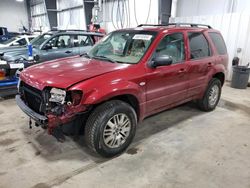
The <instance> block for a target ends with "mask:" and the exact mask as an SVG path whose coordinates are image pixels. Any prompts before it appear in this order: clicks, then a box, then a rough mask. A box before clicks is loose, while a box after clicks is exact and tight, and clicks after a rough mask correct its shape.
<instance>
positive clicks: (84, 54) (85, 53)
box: [80, 52, 91, 59]
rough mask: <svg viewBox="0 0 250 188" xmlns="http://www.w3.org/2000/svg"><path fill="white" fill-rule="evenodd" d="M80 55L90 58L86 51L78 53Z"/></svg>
mask: <svg viewBox="0 0 250 188" xmlns="http://www.w3.org/2000/svg"><path fill="white" fill-rule="evenodd" d="M82 56H84V57H87V58H89V59H91V57H90V56H89V55H88V53H87V52H83V53H82V54H80V57H82Z"/></svg>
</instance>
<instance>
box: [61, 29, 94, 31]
mask: <svg viewBox="0 0 250 188" xmlns="http://www.w3.org/2000/svg"><path fill="white" fill-rule="evenodd" d="M57 31H59V32H67V31H83V32H89V31H87V30H83V29H62V30H57Z"/></svg>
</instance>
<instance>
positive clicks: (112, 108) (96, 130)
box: [85, 100, 137, 157]
mask: <svg viewBox="0 0 250 188" xmlns="http://www.w3.org/2000/svg"><path fill="white" fill-rule="evenodd" d="M118 120H119V121H118ZM123 120H124V121H123ZM116 122H120V123H117V124H116ZM115 124H116V125H117V126H114V125H115ZM136 125H137V116H136V113H135V110H134V109H133V108H132V107H131V106H130V105H129V104H127V103H125V102H123V101H119V100H112V101H108V102H105V103H103V104H101V105H100V106H97V107H96V108H95V109H94V110H93V111H92V113H91V114H90V116H89V118H88V120H87V123H86V125H85V141H86V143H87V145H88V147H89V148H90V149H91V150H93V151H94V152H96V153H98V154H100V155H101V156H103V157H113V156H115V155H117V154H120V153H122V152H123V151H124V150H126V148H127V147H128V146H129V144H130V143H131V142H132V140H133V138H134V135H135V132H136ZM121 129H122V130H121ZM104 133H105V134H104ZM110 139H112V140H111V141H110ZM116 139H117V140H116ZM119 143H120V144H119Z"/></svg>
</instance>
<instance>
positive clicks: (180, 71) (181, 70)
mask: <svg viewBox="0 0 250 188" xmlns="http://www.w3.org/2000/svg"><path fill="white" fill-rule="evenodd" d="M184 72H186V69H180V70H179V71H178V73H179V74H180V73H184Z"/></svg>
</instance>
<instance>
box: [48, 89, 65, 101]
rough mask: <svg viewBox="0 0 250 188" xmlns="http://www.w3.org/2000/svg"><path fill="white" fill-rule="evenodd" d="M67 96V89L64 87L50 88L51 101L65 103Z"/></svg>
mask: <svg viewBox="0 0 250 188" xmlns="http://www.w3.org/2000/svg"><path fill="white" fill-rule="evenodd" d="M65 98H66V91H65V90H62V89H57V88H52V89H51V90H50V99H49V101H50V102H57V103H61V104H64V102H65Z"/></svg>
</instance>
